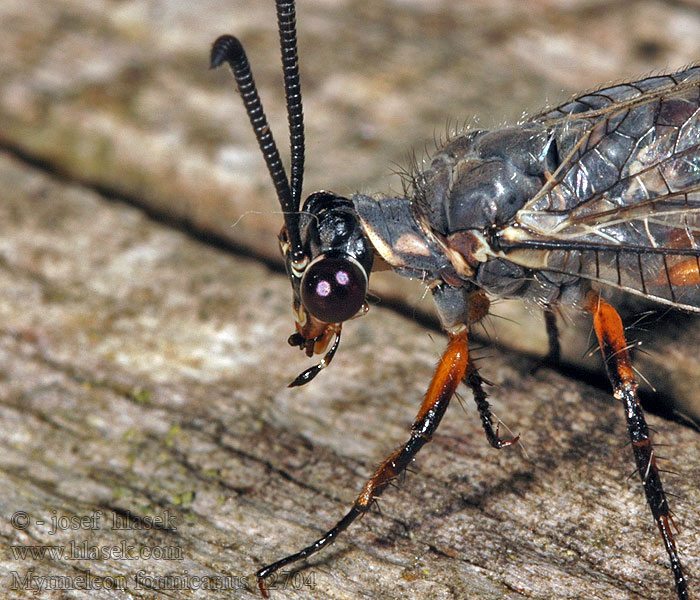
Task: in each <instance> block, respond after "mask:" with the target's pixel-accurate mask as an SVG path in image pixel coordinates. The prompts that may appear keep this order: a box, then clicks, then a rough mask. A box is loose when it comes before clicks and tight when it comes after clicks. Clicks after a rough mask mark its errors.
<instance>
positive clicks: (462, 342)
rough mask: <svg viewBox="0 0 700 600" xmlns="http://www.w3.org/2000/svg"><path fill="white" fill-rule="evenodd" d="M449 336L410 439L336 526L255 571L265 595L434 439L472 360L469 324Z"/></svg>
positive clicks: (362, 509) (364, 507)
mask: <svg viewBox="0 0 700 600" xmlns="http://www.w3.org/2000/svg"><path fill="white" fill-rule="evenodd" d="M448 335H449V342H448V344H447V348H446V350H445V352H444V354H443V355H442V358H441V359H440V362H439V363H438V366H437V369H436V370H435V374H434V375H433V378H432V380H431V382H430V386H429V387H428V391H427V392H426V394H425V398H424V399H423V403H422V404H421V407H420V410H419V411H418V415H417V416H416V420H415V421H414V423H413V426H412V427H411V436H410V438H409V440H408V441H407V442H406V443H405V444H404V445H403V446H402V447H401V448H399V449H398V450H397V451H396V452H394V453H393V454H392V455H391V456H390V457H389V458H387V459H386V460H385V461H384V462H383V463H382V464H381V465H380V467H379V468H378V469H377V470H376V471H375V473H374V475H372V477H371V478H370V479H369V481H368V482H367V483H366V484H365V487H364V488H363V490H362V491H361V492H360V495H359V496H358V497H357V499H356V500H355V502H354V504H353V505H352V508H351V509H350V511H349V512H348V513H347V514H346V515H345V516H344V517H343V518H342V519H341V520H340V521H338V523H336V525H335V526H334V527H333V528H331V529H329V530H328V531H327V532H326V533H324V534H323V535H322V536H321V537H320V538H319V539H317V540H316V541H315V542H314V543H313V544H311V545H309V546H307V547H306V548H304V549H303V550H300V551H299V552H296V553H295V554H291V555H289V556H287V557H285V558H282V559H280V560H278V561H276V562H274V563H272V564H270V565H267V566H266V567H263V568H262V569H260V570H259V571H258V572H257V573H256V576H257V579H258V587H259V588H260V593H261V594H262V595H263V597H265V598H267V597H268V594H267V590H266V589H265V579H266V578H267V577H269V576H270V575H272V574H273V573H274V572H275V571H277V570H279V569H281V568H282V567H285V566H286V565H289V564H291V563H294V562H297V561H300V560H303V559H305V558H307V557H309V556H311V555H312V554H314V553H316V552H318V551H319V550H321V549H322V548H324V547H325V546H327V545H329V544H330V543H332V542H333V541H334V540H335V539H336V538H337V537H338V535H340V534H341V533H342V532H343V531H344V530H345V529H347V528H348V527H349V526H350V524H351V523H352V522H353V521H354V520H355V519H356V518H357V517H359V516H361V515H363V514H364V513H366V512H367V511H368V510H369V508H370V506H371V505H372V502H373V501H374V500H375V499H376V498H377V497H378V496H379V495H380V494H381V493H382V492H383V491H384V490H385V489H386V487H387V486H388V485H389V483H390V482H391V481H392V480H393V479H395V478H396V477H397V476H398V475H399V474H400V473H401V472H402V471H404V469H406V467H407V466H408V465H409V464H410V463H411V461H412V460H413V458H414V457H415V456H416V454H417V453H418V451H419V450H420V449H421V448H422V447H423V446H424V445H425V444H426V443H427V442H429V441H430V440H431V439H432V437H433V433H434V432H435V430H436V429H437V427H438V425H439V424H440V420H441V419H442V416H443V415H444V414H445V411H446V410H447V406H448V405H449V403H450V399H451V398H452V396H453V395H454V392H455V390H456V389H457V386H458V385H459V382H460V381H461V380H462V378H463V377H464V374H465V372H466V369H467V362H468V360H469V353H468V349H467V327H466V325H462V326H460V327H455V328H454V329H453V330H452V331H450V332H449V334H448Z"/></svg>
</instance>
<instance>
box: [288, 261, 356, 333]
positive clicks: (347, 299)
mask: <svg viewBox="0 0 700 600" xmlns="http://www.w3.org/2000/svg"><path fill="white" fill-rule="evenodd" d="M366 295H367V274H366V273H365V270H364V269H363V268H362V266H361V265H360V264H359V263H358V262H357V261H356V260H355V259H353V258H350V257H328V256H322V257H319V258H318V259H317V260H315V261H314V262H312V263H311V264H310V265H309V267H308V268H307V269H306V271H305V272H304V276H303V278H302V280H301V301H302V303H303V305H304V307H305V308H306V310H308V311H309V313H311V315H313V316H314V317H316V318H317V319H319V320H321V321H324V322H325V323H341V322H342V321H347V320H348V319H349V318H350V317H353V316H354V315H355V314H356V313H357V311H358V310H360V308H362V305H363V304H364V301H365V297H366Z"/></svg>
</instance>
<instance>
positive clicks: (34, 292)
mask: <svg viewBox="0 0 700 600" xmlns="http://www.w3.org/2000/svg"><path fill="white" fill-rule="evenodd" d="M0 179H1V180H2V181H3V182H4V186H3V191H2V199H1V201H0V240H2V242H1V243H2V245H1V246H0V256H2V262H1V263H0V289H1V290H2V303H0V306H1V307H2V310H1V311H0V349H1V356H2V359H1V361H2V362H1V364H2V373H1V376H0V406H1V407H2V414H1V415H0V416H1V417H2V418H1V419H0V445H1V447H2V451H1V452H0V477H1V479H2V482H1V483H0V485H1V486H2V489H3V494H2V495H1V496H0V514H1V515H2V521H0V523H1V526H2V529H1V530H0V531H1V532H0V535H1V536H2V538H1V539H2V544H3V546H4V548H3V562H2V564H0V572H1V573H2V575H1V576H0V581H2V585H3V594H7V597H23V596H24V595H25V594H24V593H22V592H20V591H16V592H12V591H10V586H11V584H12V582H13V577H16V578H20V579H22V578H25V579H24V580H25V581H26V574H27V572H28V571H29V570H32V571H33V573H34V577H35V578H34V580H33V581H34V582H36V583H37V585H38V584H39V582H43V583H47V581H48V580H47V579H42V578H46V577H50V576H54V577H55V576H65V577H71V578H73V579H70V580H64V581H63V584H64V585H65V584H66V582H67V581H72V582H75V581H76V580H75V577H77V576H79V575H84V574H85V573H87V572H89V573H90V574H92V575H93V576H107V575H109V576H123V577H124V578H125V579H126V581H127V585H128V591H129V593H130V594H131V596H132V597H136V598H150V597H163V596H168V597H176V598H180V597H182V598H184V597H191V596H197V592H196V590H193V589H192V588H193V587H195V584H194V583H192V579H189V580H184V583H183V582H181V584H182V585H183V586H184V587H185V589H184V590H180V591H178V590H171V591H167V593H166V591H165V590H164V586H165V583H164V582H163V580H154V579H149V578H154V577H164V576H166V575H170V576H180V577H184V576H186V575H189V576H190V577H194V576H230V577H232V578H233V579H230V580H229V584H230V585H233V587H234V590H233V594H232V590H231V589H220V588H219V589H214V590H211V591H207V592H206V593H203V592H200V595H205V596H206V597H208V598H219V597H220V598H224V597H226V598H230V597H232V595H233V597H236V598H244V597H251V598H252V597H253V595H251V594H250V593H248V592H246V590H245V589H243V586H242V584H241V581H242V579H235V578H236V577H238V578H242V577H243V576H249V575H250V574H251V573H252V572H254V570H255V569H257V568H259V567H260V566H261V565H262V564H264V563H265V562H267V561H270V560H272V559H275V558H278V557H279V556H280V554H283V553H285V552H289V551H292V550H295V549H297V548H299V547H300V546H301V545H303V544H305V543H308V542H309V541H310V540H311V539H313V538H314V537H315V536H317V535H318V534H319V533H320V532H321V531H322V529H323V528H325V527H327V526H329V525H330V524H332V523H333V522H334V520H335V519H337V518H338V517H339V516H340V515H341V514H342V513H343V511H344V510H345V509H346V507H347V506H348V504H349V503H350V502H351V501H352V499H353V497H354V495H355V493H356V492H357V491H358V490H359V489H360V487H361V486H362V483H363V481H364V479H365V478H366V477H367V476H368V475H369V474H370V473H371V472H372V470H373V467H374V466H375V465H376V464H377V463H378V462H379V461H380V460H381V459H382V458H383V457H384V456H385V455H387V454H388V453H389V452H390V451H391V450H392V449H393V448H394V447H395V446H396V445H397V444H398V443H400V442H401V441H403V440H404V439H405V437H406V431H407V428H408V426H409V424H410V422H411V420H412V417H413V414H414V412H415V410H416V407H417V405H418V401H419V399H420V395H421V393H422V391H423V389H424V387H425V385H426V384H427V381H428V378H429V376H430V372H431V369H432V366H433V364H434V362H435V360H436V357H437V356H438V355H439V353H440V351H441V347H442V339H441V336H440V335H439V334H435V335H432V336H431V335H429V334H428V333H427V332H426V331H424V330H422V329H421V328H420V327H418V326H417V325H415V324H413V323H412V322H411V321H408V320H406V319H404V318H402V317H399V316H397V315H395V314H393V313H392V312H391V311H387V310H384V309H382V308H375V309H374V310H372V311H371V314H370V315H369V316H367V317H366V318H364V319H361V320H360V321H358V322H355V323H353V324H352V327H348V328H347V332H346V336H345V337H344V340H343V347H342V349H341V351H340V353H339V355H338V357H337V358H336V361H335V362H334V364H333V367H332V368H331V369H329V370H328V371H326V372H324V373H323V374H322V375H321V376H319V378H318V379H317V380H316V381H314V383H313V385H311V386H308V388H302V389H297V390H285V389H284V384H285V382H287V381H289V380H290V378H291V377H292V376H294V375H295V374H296V373H297V372H298V371H300V370H301V369H302V368H303V367H304V366H305V365H306V364H308V363H306V362H305V361H304V360H303V359H302V357H301V356H296V357H295V356H294V355H293V354H290V353H291V350H290V349H289V348H287V347H286V345H285V344H284V343H283V340H284V339H285V337H286V335H285V334H287V333H289V329H290V325H291V323H290V321H289V319H288V306H287V304H288V302H287V294H288V290H287V283H286V282H285V281H284V280H283V278H282V277H280V276H278V275H273V274H271V273H270V272H269V271H267V270H266V269H265V268H263V267H260V266H259V265H256V264H254V263H252V262H250V261H248V260H244V259H241V258H236V257H231V256H229V255H227V254H226V253H224V252H221V251H218V250H215V249H212V248H209V247H206V246H203V245H202V244H200V243H197V242H196V241H193V240H191V239H188V238H187V237H186V236H185V235H183V234H182V233H178V232H175V231H172V230H169V229H167V228H164V227H163V226H161V225H158V224H155V223H152V222H149V220H148V219H147V218H145V217H144V216H143V215H142V214H140V213H139V212H138V211H137V210H135V209H133V208H129V207H127V206H124V205H122V204H119V203H116V204H115V203H111V202H106V201H104V200H102V199H100V198H99V197H97V196H95V195H94V194H93V193H91V192H88V191H85V190H83V189H81V188H79V187H76V186H70V185H64V184H61V183H58V182H56V181H54V180H52V179H51V178H49V177H47V176H46V175H44V174H41V173H37V172H35V171H33V170H32V169H28V168H26V167H25V166H23V165H21V164H18V163H16V162H14V161H13V160H11V159H8V158H7V157H6V156H3V157H2V158H1V160H0ZM476 354H481V355H483V356H482V360H481V362H480V364H483V373H484V375H485V376H486V377H488V378H489V379H491V380H493V381H494V382H495V383H496V384H497V385H496V387H495V388H493V389H492V393H493V403H494V407H495V411H496V413H497V414H498V415H499V416H501V417H502V418H503V419H504V420H505V422H506V423H507V424H508V425H509V426H510V427H511V428H512V429H513V430H514V431H515V432H518V433H520V434H521V435H522V439H523V443H524V447H525V449H526V451H527V457H526V456H525V455H524V453H523V452H521V451H520V450H518V449H511V450H506V451H502V452H496V451H494V450H492V449H491V448H490V447H489V446H488V445H487V444H486V442H485V440H484V437H483V433H482V432H481V430H480V426H479V422H478V419H477V417H476V414H475V411H474V409H473V407H472V406H471V401H470V400H469V399H468V398H467V399H465V411H464V412H463V411H462V410H460V408H459V405H458V404H455V405H454V406H453V407H452V408H451V409H450V411H449V414H448V415H447V418H446V422H445V423H444V424H443V426H442V428H441V430H440V432H439V435H438V436H436V439H435V441H434V442H433V443H432V444H431V445H430V446H429V447H428V448H427V449H426V450H425V451H424V452H423V453H422V454H421V455H420V456H419V459H418V461H417V462H416V470H417V473H416V474H414V475H409V476H408V478H407V479H406V481H404V482H402V483H401V484H400V487H399V490H390V491H389V492H387V494H386V496H385V497H384V498H383V499H382V502H381V507H382V513H381V514H371V515H368V516H367V517H366V518H364V519H363V520H362V521H361V522H360V523H359V524H358V525H357V526H355V527H354V528H353V529H352V530H351V531H350V532H349V533H348V534H347V535H346V536H345V537H344V539H343V540H342V541H340V542H339V543H338V544H337V545H336V546H334V547H333V548H332V549H330V550H328V551H327V552H325V553H324V554H323V555H321V556H318V557H316V558H314V559H313V560H312V561H311V566H310V567H309V568H308V569H307V570H305V571H303V572H302V573H303V575H305V576H308V577H310V579H309V580H307V583H308V586H305V585H302V586H301V587H300V589H289V590H287V591H286V592H285V593H284V594H282V593H279V594H276V596H275V597H289V598H294V597H299V598H357V597H382V598H404V597H407V596H410V597H414V598H443V597H444V598H457V597H459V598H480V599H483V598H522V597H528V598H548V599H550V598H571V597H577V598H611V599H615V598H619V599H622V598H664V597H668V598H671V597H672V592H671V589H670V579H669V572H668V569H667V567H666V559H665V556H664V554H663V551H662V549H661V544H660V542H659V540H658V539H657V535H656V532H655V531H654V528H653V525H652V524H651V520H650V518H649V515H648V509H647V508H646V507H645V505H644V502H643V498H642V493H641V490H640V488H639V485H638V483H637V481H636V479H635V478H634V477H633V478H628V477H627V474H628V473H629V472H630V471H631V468H632V462H631V457H630V451H629V448H628V447H627V446H626V445H625V443H624V440H625V427H624V422H623V418H622V415H621V409H620V407H619V406H617V405H616V404H615V403H614V402H613V401H612V400H611V398H610V396H609V394H607V393H604V392H601V391H599V390H597V389H594V388H590V387H587V386H586V385H584V384H581V383H576V382H572V381H570V380H567V379H566V378H564V377H562V376H560V375H557V374H556V373H554V372H551V371H547V370H541V371H540V372H539V373H538V374H537V375H536V376H530V375H528V369H529V368H530V367H531V366H532V362H531V361H529V360H526V359H522V358H518V356H517V355H514V354H508V353H502V352H500V351H495V350H482V351H480V352H479V351H476ZM465 412H466V414H465ZM651 422H652V425H653V426H654V427H655V429H656V430H657V440H658V441H659V442H662V443H668V444H670V447H668V448H665V449H664V454H665V455H666V456H667V457H668V458H669V463H668V464H669V465H672V468H673V469H674V471H675V474H674V475H667V476H666V480H667V484H668V486H669V488H670V490H672V491H673V492H675V493H678V494H680V496H681V497H680V498H678V499H674V507H675V511H676V515H677V521H678V523H679V525H680V527H681V530H682V533H681V535H680V537H679V544H680V546H681V548H682V549H683V551H684V556H685V560H686V564H687V567H688V571H689V573H690V575H691V577H693V581H694V580H695V576H696V574H697V572H698V558H697V557H698V556H700V553H699V552H698V549H699V545H700V531H699V530H698V526H697V523H696V521H695V519H694V518H693V516H694V514H695V507H696V506H697V505H698V501H700V498H699V492H698V489H697V486H696V485H694V483H693V482H695V481H697V480H698V476H699V475H700V459H699V456H700V447H699V446H700V445H699V443H698V437H697V435H696V434H695V433H694V432H693V431H691V430H689V429H687V428H684V427H682V426H680V425H677V424H671V423H667V422H663V421H661V420H659V419H657V418H651ZM22 511H23V512H25V513H26V514H27V516H28V518H29V520H30V524H29V526H28V527H27V528H26V529H21V528H18V526H17V523H16V522H15V523H14V525H15V526H14V527H13V521H12V516H13V515H15V516H16V515H17V514H18V513H20V512H22ZM95 511H102V520H101V521H100V523H99V524H100V528H99V529H98V530H96V531H92V530H87V529H84V528H81V529H78V530H66V531H58V532H57V533H56V534H55V535H52V534H51V529H50V524H51V518H52V517H56V516H66V517H71V516H91V515H94V514H95ZM127 512H128V513H131V514H133V515H135V516H138V517H148V516H151V517H153V516H158V515H163V514H166V515H170V516H171V517H172V519H173V523H174V525H175V527H174V528H171V530H166V531H162V530H153V529H151V530H145V531H143V530H139V529H135V527H137V526H138V522H136V523H132V529H130V530H129V529H127V530H125V531H114V530H111V529H110V528H109V527H108V525H109V523H110V520H111V519H112V518H113V517H114V515H115V514H116V515H124V514H125V513H127ZM37 520H43V521H46V523H47V524H46V525H43V526H41V525H38V524H37V523H36V521H37ZM20 525H21V523H20ZM175 529H176V530H175ZM71 543H74V544H76V545H78V546H79V547H80V544H87V545H89V546H91V547H95V548H105V547H109V546H117V547H121V544H127V545H133V546H134V547H135V548H137V549H139V550H138V552H140V553H144V552H150V553H153V552H164V551H171V552H172V551H174V552H179V553H180V554H177V557H178V560H156V559H147V558H142V559H139V560H135V559H132V560H118V559H113V558H112V559H109V560H89V559H85V560H68V559H66V558H65V557H64V558H56V557H54V558H48V557H46V558H44V559H43V560H41V559H36V560H34V559H32V560H30V559H27V558H25V559H22V558H19V557H17V556H14V557H13V555H12V554H11V552H12V550H11V549H10V548H8V546H10V545H12V546H27V545H30V546H41V545H52V546H56V547H59V548H64V549H66V550H69V549H70V548H71ZM15 552H17V550H15ZM141 555H142V554H141ZM7 557H10V558H9V559H8V558H7ZM13 573H16V574H17V575H13ZM138 577H140V578H141V580H145V581H147V582H150V583H151V585H152V586H153V587H154V588H155V589H154V590H150V591H149V590H144V589H139V587H138V585H137V583H136V581H137V578H138ZM14 582H15V584H17V583H18V581H17V580H15V581H14ZM231 582H233V583H231ZM75 585H78V584H77V583H75ZM218 585H221V583H219V584H218ZM39 597H45V598H52V597H64V596H63V595H62V594H61V593H59V592H55V593H49V592H44V593H41V594H39ZM71 597H78V598H81V597H85V598H88V597H90V598H123V597H124V593H123V592H118V593H116V592H115V593H110V592H105V591H89V592H85V593H80V592H76V593H75V594H74V595H73V596H71Z"/></svg>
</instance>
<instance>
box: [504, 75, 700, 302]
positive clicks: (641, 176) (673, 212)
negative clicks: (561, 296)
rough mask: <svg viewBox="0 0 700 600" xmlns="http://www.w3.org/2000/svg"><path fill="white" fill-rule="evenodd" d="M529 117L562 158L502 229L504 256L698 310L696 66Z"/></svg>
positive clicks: (699, 116)
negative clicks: (545, 130)
mask: <svg viewBox="0 0 700 600" xmlns="http://www.w3.org/2000/svg"><path fill="white" fill-rule="evenodd" d="M535 120H536V121H537V122H540V123H543V124H545V125H546V126H547V128H548V131H550V132H551V143H555V144H557V149H558V151H559V156H560V157H562V160H561V162H560V164H559V166H558V167H557V168H556V170H555V171H554V172H553V173H551V174H550V175H549V178H548V181H547V183H546V184H545V185H544V186H543V188H542V189H541V190H540V192H539V193H538V194H537V195H536V196H535V197H533V198H532V200H530V201H529V202H528V203H527V204H526V205H525V206H524V207H523V208H522V209H521V210H520V211H518V213H517V214H516V216H515V219H514V221H513V222H512V223H510V224H509V225H508V226H507V227H505V228H504V229H503V230H501V231H500V232H499V234H498V238H499V241H500V242H501V245H502V248H503V249H504V251H505V252H506V254H507V258H508V260H511V261H513V262H516V263H518V264H521V265H524V266H530V267H532V268H538V269H544V270H550V271H556V272H560V273H566V274H570V275H575V276H579V277H585V278H588V279H591V280H595V281H599V282H601V283H604V284H607V285H611V286H614V287H618V288H621V289H624V290H626V291H629V292H632V293H636V294H639V295H642V296H646V297H649V298H651V299H654V300H656V301H659V302H663V303H666V304H671V305H674V306H679V307H682V308H686V309H689V310H696V311H700V260H699V258H698V257H700V67H698V66H696V67H692V68H690V69H687V70H685V71H681V72H680V73H676V74H675V75H665V76H661V77H651V78H648V79H645V80H642V81H638V82H635V83H631V84H624V85H619V86H615V87H612V88H607V89H604V90H600V91H598V92H594V93H592V94H587V95H585V96H582V97H580V98H577V99H575V100H573V101H572V102H569V103H567V104H565V105H562V106H561V107H559V108H557V109H555V110H553V111H549V112H547V113H544V114H543V115H541V116H539V117H537V118H536V119H535Z"/></svg>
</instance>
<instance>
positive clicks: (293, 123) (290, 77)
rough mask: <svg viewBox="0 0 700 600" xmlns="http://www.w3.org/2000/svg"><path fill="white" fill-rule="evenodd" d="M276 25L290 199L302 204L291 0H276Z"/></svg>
mask: <svg viewBox="0 0 700 600" xmlns="http://www.w3.org/2000/svg"><path fill="white" fill-rule="evenodd" d="M277 25H278V29H279V35H280V50H281V53H282V71H283V73H284V92H285V95H286V97H287V119H288V121H289V146H290V148H291V188H292V201H293V202H294V204H295V205H296V207H297V210H298V209H299V207H300V206H301V188H302V184H303V180H304V112H303V109H302V103H301V84H300V82H299V58H298V56H297V30H296V9H295V7H294V0H277Z"/></svg>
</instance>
